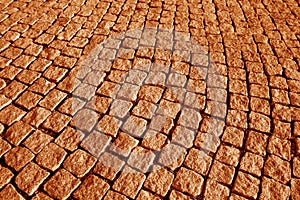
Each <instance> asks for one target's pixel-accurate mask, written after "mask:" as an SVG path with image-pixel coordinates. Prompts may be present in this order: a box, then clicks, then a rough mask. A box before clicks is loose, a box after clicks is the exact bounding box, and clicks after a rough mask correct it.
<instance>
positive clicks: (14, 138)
mask: <svg viewBox="0 0 300 200" xmlns="http://www.w3.org/2000/svg"><path fill="white" fill-rule="evenodd" d="M32 130H33V128H32V127H31V126H30V125H28V124H25V123H24V122H22V121H17V122H15V123H14V124H13V125H11V126H10V127H9V128H8V129H7V131H6V132H5V133H4V137H5V138H6V139H7V140H8V141H9V142H10V143H11V144H13V145H16V146H17V145H19V144H20V143H21V142H22V141H23V140H24V139H25V138H26V137H27V136H28V135H29V134H30V132H31V131H32Z"/></svg>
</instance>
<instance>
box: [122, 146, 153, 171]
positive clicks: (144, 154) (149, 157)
mask: <svg viewBox="0 0 300 200" xmlns="http://www.w3.org/2000/svg"><path fill="white" fill-rule="evenodd" d="M154 159H155V154H154V153H153V152H152V151H149V150H147V149H145V148H143V147H136V148H134V149H133V150H132V152H131V154H130V156H129V158H128V160H127V164H128V165H130V166H131V167H133V168H136V169H138V170H140V171H142V172H143V173H146V172H147V171H148V169H149V167H150V166H151V165H152V164H153V160H154Z"/></svg>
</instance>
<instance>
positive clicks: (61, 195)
mask: <svg viewBox="0 0 300 200" xmlns="http://www.w3.org/2000/svg"><path fill="white" fill-rule="evenodd" d="M79 184H80V181H79V180H78V179H77V178H75V177H74V176H73V175H72V174H71V173H70V172H68V171H66V170H65V169H60V170H59V171H57V172H56V173H55V174H54V175H53V176H52V177H51V178H50V179H49V180H48V181H47V182H46V184H45V185H44V190H45V191H46V192H47V193H48V194H49V195H50V196H51V197H53V198H58V199H67V198H68V197H69V196H70V194H71V193H72V192H73V191H74V190H75V189H76V188H77V187H78V186H79Z"/></svg>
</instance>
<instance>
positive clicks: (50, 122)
mask: <svg viewBox="0 0 300 200" xmlns="http://www.w3.org/2000/svg"><path fill="white" fill-rule="evenodd" d="M70 120H71V117H69V116H67V115H64V114H61V113H60V112H57V111H54V112H53V113H52V114H51V115H50V116H49V117H48V118H47V119H46V120H45V122H44V123H43V128H46V129H49V130H52V131H54V132H55V133H58V132H60V131H61V130H62V129H63V128H64V127H65V126H66V125H67V124H68V123H69V122H70Z"/></svg>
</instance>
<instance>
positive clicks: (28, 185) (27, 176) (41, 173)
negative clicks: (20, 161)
mask: <svg viewBox="0 0 300 200" xmlns="http://www.w3.org/2000/svg"><path fill="white" fill-rule="evenodd" d="M49 175H50V173H49V172H47V171H46V170H44V169H42V168H41V167H39V166H38V165H37V164H34V163H33V162H30V163H29V164H28V165H26V167H25V168H24V169H23V170H22V171H21V172H20V173H19V174H18V175H17V177H16V179H15V183H16V184H17V186H18V187H19V188H20V189H21V190H22V191H24V192H26V193H27V194H28V195H32V194H33V193H34V192H35V191H36V190H37V189H38V187H39V186H40V185H41V184H42V182H43V181H44V180H45V179H46V178H47V177H48V176H49Z"/></svg>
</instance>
